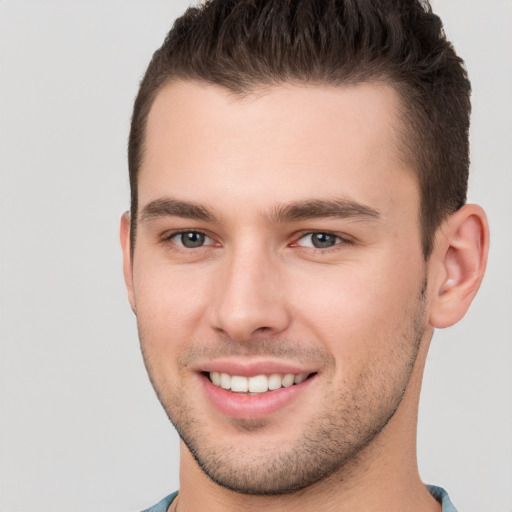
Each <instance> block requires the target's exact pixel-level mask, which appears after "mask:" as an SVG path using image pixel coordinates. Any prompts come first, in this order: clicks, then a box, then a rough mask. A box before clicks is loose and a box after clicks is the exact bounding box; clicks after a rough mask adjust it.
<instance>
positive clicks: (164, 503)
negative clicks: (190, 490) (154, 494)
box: [142, 491, 178, 512]
mask: <svg viewBox="0 0 512 512" xmlns="http://www.w3.org/2000/svg"><path fill="white" fill-rule="evenodd" d="M177 495H178V491H176V492H173V493H172V494H169V496H167V497H165V498H164V499H163V500H161V501H159V502H158V503H157V504H156V505H153V506H152V507H150V508H147V509H145V510H143V511H142V512H167V509H168V508H169V505H170V504H171V503H172V502H173V501H174V498H176V496H177Z"/></svg>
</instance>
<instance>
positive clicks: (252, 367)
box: [198, 359, 317, 377]
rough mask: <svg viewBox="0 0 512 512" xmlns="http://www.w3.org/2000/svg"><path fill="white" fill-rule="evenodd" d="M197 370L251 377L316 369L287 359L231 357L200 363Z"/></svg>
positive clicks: (305, 371)
mask: <svg viewBox="0 0 512 512" xmlns="http://www.w3.org/2000/svg"><path fill="white" fill-rule="evenodd" d="M198 371H199V372H219V373H228V374H229V375H240V376H243V377H253V376H255V375H271V374H273V373H280V374H287V373H293V374H295V375H296V374H299V373H315V372H316V371H317V370H315V369H312V368H311V367H304V366H301V365H299V364H297V363H293V362H287V361H275V360H274V361H272V360H267V361H264V360H263V361H262V360H260V361H241V360H239V361H237V360H233V359H216V360H213V361H208V362H206V363H204V364H202V365H200V367H198Z"/></svg>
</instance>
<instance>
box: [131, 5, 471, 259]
mask: <svg viewBox="0 0 512 512" xmlns="http://www.w3.org/2000/svg"><path fill="white" fill-rule="evenodd" d="M174 79H190V80H199V81H202V82H206V83H211V84H217V85H221V86H223V87H226V88H227V89H229V90H230V91H233V92H236V93H240V94H246V93H249V92H251V91H252V90H254V89H256V88H258V86H264V85H272V84H279V83H284V82H296V83H307V84H329V85H342V84H350V85H355V84H358V83H363V82H373V81H379V82H385V83H387V84H388V85H390V86H392V87H393V88H394V89H395V90H396V91H397V92H398V94H399V96H400V98H401V101H402V106H403V112H402V117H403V120H404V127H405V133H404V134H402V135H403V137H402V139H403V145H404V149H405V151H406V154H407V156H408V158H409V159H410V161H411V164H412V167H413V169H414V170H415V172H416V174H417V177H418V181H419V189H420V197H421V204H420V210H421V211H420V219H421V235H422V244H423V253H424V256H425V259H428V257H429V256H430V254H431V252H432V248H433V239H434V234H435V232H436V229H437V228H438V227H439V225H440V224H441V222H442V221H443V220H444V219H445V218H446V217H447V216H448V215H450V214H451V213H453V212H455V211H456V210H457V209H459V208H460V207H461V206H462V205H463V204H464V203H465V201H466V191H467V180H468V170H469V142H468V131H469V116H470V110H471V104H470V98H469V96H470V91H471V86H470V83H469V80H468V77H467V73H466V70H465V67H464V63H463V61H462V60H461V59H460V58H459V57H458V56H457V54H456V53H455V51H454V49H453V47H452V45H451V43H450V42H449V41H448V40H447V39H446V37H445V34H444V31H443V27H442V23H441V20H440V19H439V17H438V16H436V15H435V14H433V13H432V10H431V8H430V6H429V5H428V3H426V2H421V1H420V0H210V1H206V2H204V3H203V4H202V5H200V6H199V7H196V8H189V9H188V10H187V11H186V12H185V14H184V15H183V16H182V17H180V18H178V19H177V20H176V22H175V23H174V26H173V27H172V29H171V31H170V32H169V34H168V35H167V37H166V39H165V41H164V43H163V45H162V46H161V48H159V49H158V50H157V51H156V52H155V53H154V55H153V58H152V59H151V62H150V64H149V66H148V69H147V71H146V73H145V75H144V78H143V80H142V82H141V85H140V88H139V92H138V95H137V98H136V100H135V105H134V110H133V116H132V122H131V131H130V138H129V146H128V160H129V171H130V187H131V214H132V215H131V228H132V229H131V233H132V247H133V244H134V243H135V230H136V221H137V218H136V215H137V207H138V203H137V177H138V172H139V168H140V165H141V162H142V159H143V156H144V136H145V127H146V120H147V116H148V113H149V110H150V108H151V105H152V104H153V101H154V99H155V97H156V95H157V93H158V92H159V91H160V89H161V88H162V87H163V86H164V85H165V84H167V83H168V82H169V81H171V80H174Z"/></svg>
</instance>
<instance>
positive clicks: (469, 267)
mask: <svg viewBox="0 0 512 512" xmlns="http://www.w3.org/2000/svg"><path fill="white" fill-rule="evenodd" d="M488 249H489V227H488V224H487V218H486V215H485V213H484V211H483V210H482V208H480V207H479V206H476V205H465V206H463V207H462V208H461V209H460V210H458V211H457V212H455V213H454V214H453V215H451V216H450V217H449V218H448V219H447V220H446V221H445V222H444V223H443V225H442V226H441V227H440V228H439V230H438V234H437V239H436V248H435V250H434V254H433V255H432V259H431V265H434V266H435V267H436V269H435V270H436V272H435V273H434V275H435V276H436V277H435V280H436V281H435V288H434V289H433V290H431V299H432V302H431V311H430V323H431V325H432V326H433V327H438V328H442V327H448V326H450V325H453V324H455V323H456V322H458V321H459V320H460V319H461V318H462V317H463V316H464V315H465V314H466V311H467V310H468V308H469V306H470V304H471V302H472V300H473V298H474V297H475V295H476V292H477V291H478V288H479V287H480V283H481V282H482V278H483V275H484V271H485V267H486V264H487V252H488Z"/></svg>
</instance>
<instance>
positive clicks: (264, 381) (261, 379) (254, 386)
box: [231, 375, 268, 393]
mask: <svg viewBox="0 0 512 512" xmlns="http://www.w3.org/2000/svg"><path fill="white" fill-rule="evenodd" d="M248 381H249V391H250V392H251V393H264V392H265V391H268V378H267V376H266V375H256V376H255V377H249V379H248ZM231 389H233V388H231Z"/></svg>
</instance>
